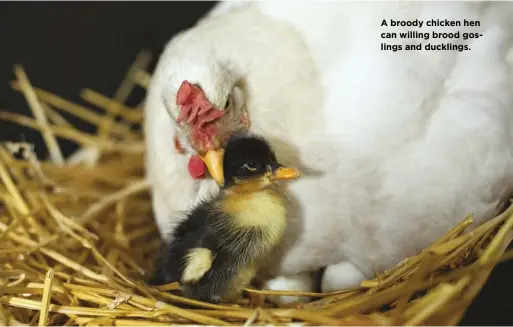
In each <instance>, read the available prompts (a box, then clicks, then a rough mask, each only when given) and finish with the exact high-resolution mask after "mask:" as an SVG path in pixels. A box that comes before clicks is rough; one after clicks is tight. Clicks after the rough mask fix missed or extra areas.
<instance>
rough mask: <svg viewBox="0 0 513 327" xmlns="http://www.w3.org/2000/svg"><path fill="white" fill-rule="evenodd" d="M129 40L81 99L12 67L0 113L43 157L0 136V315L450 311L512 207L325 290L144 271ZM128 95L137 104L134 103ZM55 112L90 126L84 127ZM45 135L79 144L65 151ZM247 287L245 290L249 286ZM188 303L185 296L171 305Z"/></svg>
mask: <svg viewBox="0 0 513 327" xmlns="http://www.w3.org/2000/svg"><path fill="white" fill-rule="evenodd" d="M149 61H150V56H149V54H148V53H146V52H143V53H141V54H140V55H139V56H138V57H137V59H136V61H135V63H134V64H133V65H132V66H131V67H130V69H129V71H128V73H127V76H126V77H125V79H124V81H123V83H122V84H121V86H120V88H119V90H118V92H116V94H115V96H114V97H113V99H111V98H107V97H105V96H103V95H101V94H98V93H96V92H94V91H92V90H84V91H82V93H81V96H82V98H83V100H84V102H85V103H87V104H88V105H91V106H93V107H96V109H100V110H101V111H102V113H99V111H98V110H96V111H95V110H91V109H88V108H87V107H85V106H83V105H79V104H74V103H71V102H69V101H67V100H65V99H63V98H61V97H59V96H57V95H54V94H51V93H49V92H47V91H44V90H42V89H39V88H35V87H32V86H31V84H30V82H29V80H28V78H27V76H26V74H25V72H24V70H23V68H22V67H21V66H16V67H15V75H16V80H15V81H14V82H12V84H11V85H12V87H13V88H14V89H15V90H17V91H19V92H20V93H22V94H23V95H24V97H25V98H26V100H27V103H28V105H29V106H30V108H31V110H32V113H33V116H34V118H30V117H26V116H21V115H18V114H14V113H8V112H1V113H0V118H2V119H3V120H8V121H11V122H14V123H17V124H21V125H24V126H29V127H31V128H34V129H37V130H39V131H40V132H41V134H42V136H43V139H44V141H45V142H46V145H47V148H48V150H49V151H48V152H49V160H45V161H39V160H38V159H37V158H36V156H35V155H34V152H33V151H32V147H31V146H30V145H29V144H21V143H5V144H3V145H2V146H0V201H1V202H0V267H1V268H0V324H4V325H8V324H11V325H12V324H15V325H26V324H30V325H35V324H39V326H42V325H47V324H48V325H63V324H64V325H116V326H139V325H146V326H160V325H169V324H207V325H241V324H248V325H249V324H272V325H281V324H291V323H292V324H305V325H401V324H406V325H419V324H431V325H440V324H448V325H454V324H457V323H458V321H459V320H460V319H461V317H462V315H463V313H464V312H465V310H466V309H467V308H468V306H469V305H470V303H471V302H472V300H473V299H474V297H475V296H476V294H477V293H478V292H479V290H480V289H481V287H482V286H483V284H484V283H485V281H486V280H487V278H488V275H489V274H490V272H491V270H492V269H493V268H494V266H495V265H496V264H497V263H498V262H500V261H501V260H505V258H510V257H512V255H511V254H512V253H511V252H506V253H505V251H506V249H507V246H508V244H509V243H510V242H511V240H512V238H513V207H510V208H508V209H507V210H506V211H505V212H504V213H502V214H501V215H499V216H498V217H496V218H494V219H492V220H490V221H488V222H487V223H485V224H483V225H481V226H478V227H477V228H475V229H474V230H473V231H472V232H470V233H464V231H465V230H466V229H467V227H469V226H470V225H471V224H472V216H471V215H469V216H468V217H466V218H465V217H462V218H464V219H462V222H461V223H460V224H459V225H457V226H455V227H454V228H453V229H452V230H450V231H448V233H447V234H446V235H445V236H444V237H442V238H441V239H440V240H438V241H437V242H436V243H434V244H433V245H431V246H430V247H429V248H427V249H425V250H424V251H422V252H421V253H419V254H418V255H417V256H414V257H410V258H408V259H406V260H404V261H403V262H401V263H400V264H398V265H397V266H396V267H395V268H393V269H391V270H389V271H386V272H383V273H381V274H380V275H378V276H377V277H376V278H375V279H373V280H367V281H364V282H363V283H362V285H361V288H359V289H355V290H347V291H343V292H337V293H331V294H318V293H293V292H270V291H263V290H256V289H247V292H248V294H249V295H250V296H249V297H247V298H244V299H241V300H240V301H239V302H237V303H232V304H222V305H212V304H207V303H202V302H197V301H193V300H190V299H186V298H182V297H179V296H175V295H171V294H169V293H168V292H166V290H169V289H173V288H176V287H177V285H176V284H169V285H164V286H161V287H158V288H155V287H149V286H147V285H145V284H144V282H143V281H144V280H145V279H146V278H147V277H148V274H149V273H150V271H151V268H152V265H153V258H154V254H155V252H156V251H157V250H158V249H159V247H160V246H161V244H160V241H159V238H158V233H157V229H156V227H155V225H154V224H153V218H152V215H151V202H150V197H149V194H148V185H147V183H146V182H145V180H144V169H143V168H144V166H143V165H144V162H143V151H144V147H143V141H142V139H143V136H142V133H141V132H140V131H137V129H133V128H132V127H133V125H138V124H139V125H140V122H141V120H142V118H143V117H142V110H141V108H130V107H128V106H126V105H125V104H124V103H125V100H126V99H127V97H128V96H129V95H130V94H131V92H132V91H133V89H134V88H136V87H142V88H145V87H147V85H148V82H149V80H150V75H149V74H148V73H147V72H146V67H147V65H148V63H149ZM139 107H140V106H139ZM62 112H66V113H67V114H72V115H74V116H76V117H77V118H80V119H82V120H84V121H86V122H88V123H91V124H93V125H96V126H97V133H95V134H88V133H85V132H84V131H80V130H78V129H77V128H75V127H74V126H72V125H71V124H70V123H69V122H68V120H66V118H64V117H63V115H61V113H62ZM56 138H63V139H67V140H71V141H73V142H75V143H77V144H78V145H80V146H81V149H80V150H79V151H78V152H77V153H76V154H75V155H73V156H71V157H70V158H67V159H65V158H64V156H63V155H62V153H61V150H60V148H59V145H58V142H57V141H56ZM277 294H282V295H307V296H311V297H313V298H314V300H313V301H312V302H310V303H306V304H301V303H296V304H292V305H288V306H287V307H280V308H277V307H275V306H273V305H271V304H269V303H268V301H265V298H266V297H267V296H269V295H277ZM249 299H250V300H249ZM180 304H189V305H191V306H192V309H184V308H180V306H179V305H180Z"/></svg>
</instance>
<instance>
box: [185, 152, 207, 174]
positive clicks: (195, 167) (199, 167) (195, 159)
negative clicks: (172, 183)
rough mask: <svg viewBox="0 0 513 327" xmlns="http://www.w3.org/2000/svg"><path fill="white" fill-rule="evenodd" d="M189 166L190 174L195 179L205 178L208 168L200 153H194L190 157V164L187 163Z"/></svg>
mask: <svg viewBox="0 0 513 327" xmlns="http://www.w3.org/2000/svg"><path fill="white" fill-rule="evenodd" d="M187 166H188V168H189V174H190V175H191V177H192V178H194V179H203V178H205V172H206V170H207V166H205V163H204V162H203V160H201V158H200V157H199V156H198V155H193V156H191V157H190V158H189V164H188V165H187Z"/></svg>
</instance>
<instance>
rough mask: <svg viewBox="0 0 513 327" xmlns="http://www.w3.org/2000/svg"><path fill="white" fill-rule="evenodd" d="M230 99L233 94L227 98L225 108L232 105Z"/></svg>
mask: <svg viewBox="0 0 513 327" xmlns="http://www.w3.org/2000/svg"><path fill="white" fill-rule="evenodd" d="M230 99H231V96H229V97H228V99H226V103H225V104H224V108H225V109H226V108H228V107H229V106H230V104H231V101H230Z"/></svg>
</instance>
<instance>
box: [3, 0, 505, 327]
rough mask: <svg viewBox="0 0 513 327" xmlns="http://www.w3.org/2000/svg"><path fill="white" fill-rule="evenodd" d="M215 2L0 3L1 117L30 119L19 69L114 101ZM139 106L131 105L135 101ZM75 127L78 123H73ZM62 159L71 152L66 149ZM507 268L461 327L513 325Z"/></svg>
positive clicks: (48, 84)
mask: <svg viewBox="0 0 513 327" xmlns="http://www.w3.org/2000/svg"><path fill="white" fill-rule="evenodd" d="M213 5H214V3H213V2H0V42H1V47H0V110H9V111H16V112H19V113H22V114H29V113H30V111H29V109H28V106H27V105H26V103H25V100H24V98H23V96H22V95H21V94H20V93H17V92H15V91H13V90H12V89H11V88H10V87H9V81H12V80H14V74H13V65H14V64H16V63H19V64H22V65H23V66H24V68H25V71H26V72H27V74H28V77H29V79H30V81H31V83H32V84H33V85H36V86H38V87H41V88H44V89H46V90H49V91H51V92H53V93H55V94H58V95H60V96H63V97H64V98H67V99H70V100H72V101H74V102H81V101H80V97H79V92H80V90H81V89H82V88H85V87H87V88H91V89H93V90H95V91H98V92H100V93H102V94H105V95H107V96H113V94H114V92H115V90H116V88H117V87H118V86H119V84H120V82H121V80H122V79H123V76H124V75H125V72H126V70H127V69H128V66H129V65H130V64H131V63H132V62H133V61H134V59H135V57H136V55H137V54H138V53H139V51H140V50H141V49H143V48H146V49H148V50H150V51H151V52H152V53H153V54H155V57H157V56H158V54H159V52H160V51H161V49H162V47H163V46H164V45H165V43H166V42H167V41H168V40H169V39H170V38H171V37H172V35H173V34H175V33H176V32H178V31H179V30H182V29H185V28H187V27H189V26H191V25H192V24H193V23H194V22H195V21H196V20H197V19H198V18H199V17H200V16H201V15H202V14H203V13H205V12H206V11H207V10H208V9H210V8H211V7H212V6H213ZM137 100H138V99H132V101H134V102H135V101H137ZM72 122H73V123H78V122H76V121H72ZM5 140H13V141H19V140H26V141H29V142H33V143H35V144H36V151H37V152H38V155H40V156H45V148H44V144H43V143H42V140H41V138H40V136H39V133H38V132H35V131H32V130H29V129H25V128H20V127H18V126H15V125H12V124H7V123H6V122H3V121H0V141H5ZM64 145H65V148H64V150H65V151H64V152H65V154H68V153H70V151H71V150H73V146H72V145H71V144H70V143H65V144H64ZM512 284H513V262H507V263H503V264H500V265H499V266H498V267H497V268H496V269H495V271H494V273H493V274H492V276H491V278H490V280H489V282H488V284H487V285H486V286H485V288H484V289H483V291H482V292H481V293H480V295H479V297H478V299H477V301H475V302H474V304H473V305H472V306H471V308H470V310H469V311H468V312H467V315H466V316H465V318H464V320H463V321H462V322H461V324H462V325H513V301H512V297H511V296H510V294H511V291H512V290H513V286H512Z"/></svg>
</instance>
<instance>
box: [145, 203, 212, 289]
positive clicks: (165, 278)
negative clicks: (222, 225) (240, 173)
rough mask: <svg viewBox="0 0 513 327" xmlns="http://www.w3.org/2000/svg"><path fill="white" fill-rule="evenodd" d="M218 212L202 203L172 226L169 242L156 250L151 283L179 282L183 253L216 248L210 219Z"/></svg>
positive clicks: (183, 267)
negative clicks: (171, 235)
mask: <svg viewBox="0 0 513 327" xmlns="http://www.w3.org/2000/svg"><path fill="white" fill-rule="evenodd" d="M218 214H219V213H218V212H217V210H216V209H215V207H214V205H213V204H212V203H203V204H201V205H199V206H198V207H196V208H195V209H193V210H191V212H190V213H189V214H188V215H187V218H186V219H184V220H183V221H182V222H181V223H180V224H179V225H178V226H177V228H176V229H175V231H174V233H173V238H172V240H173V241H172V242H171V243H169V244H167V245H166V246H165V248H164V250H163V251H162V252H161V253H160V255H159V257H158V259H157V262H156V266H155V272H154V276H153V278H152V279H151V280H150V282H151V283H152V284H153V285H162V284H168V283H172V282H179V281H180V280H181V278H182V275H183V272H184V269H185V268H186V264H187V254H188V253H189V251H190V250H192V249H195V248H206V249H209V250H211V251H212V252H213V253H214V251H215V250H216V246H215V241H214V237H215V236H214V235H213V234H212V232H211V231H212V227H211V222H212V221H214V220H215V219H216V218H215V216H216V215H218Z"/></svg>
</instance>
